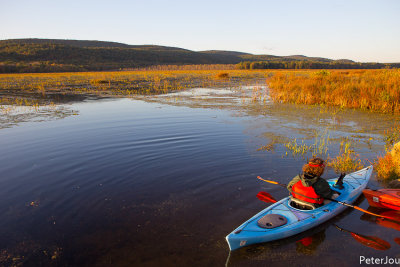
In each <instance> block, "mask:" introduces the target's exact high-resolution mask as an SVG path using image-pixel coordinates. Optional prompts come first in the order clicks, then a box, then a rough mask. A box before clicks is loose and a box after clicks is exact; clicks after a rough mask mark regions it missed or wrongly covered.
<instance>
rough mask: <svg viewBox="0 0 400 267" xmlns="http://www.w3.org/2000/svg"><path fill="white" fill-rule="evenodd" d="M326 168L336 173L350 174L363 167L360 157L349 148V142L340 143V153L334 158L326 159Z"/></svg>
mask: <svg viewBox="0 0 400 267" xmlns="http://www.w3.org/2000/svg"><path fill="white" fill-rule="evenodd" d="M327 166H329V167H332V168H333V169H334V170H335V172H336V173H341V172H346V173H348V172H352V171H356V170H359V169H362V168H363V167H364V165H363V163H362V161H361V159H360V155H358V154H356V153H355V151H354V150H353V149H352V148H351V142H350V141H348V140H347V141H342V142H341V143H340V153H339V155H337V156H336V157H335V158H328V164H327Z"/></svg>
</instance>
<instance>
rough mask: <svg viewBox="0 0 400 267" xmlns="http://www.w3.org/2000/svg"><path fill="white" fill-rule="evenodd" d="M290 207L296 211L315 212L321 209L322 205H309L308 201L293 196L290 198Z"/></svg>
mask: <svg viewBox="0 0 400 267" xmlns="http://www.w3.org/2000/svg"><path fill="white" fill-rule="evenodd" d="M289 205H290V206H291V207H293V208H295V209H299V210H314V209H316V208H318V207H320V205H318V204H313V203H309V202H307V201H304V200H301V199H297V198H294V197H292V196H291V197H290V200H289Z"/></svg>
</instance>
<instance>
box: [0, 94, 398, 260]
mask: <svg viewBox="0 0 400 267" xmlns="http://www.w3.org/2000/svg"><path fill="white" fill-rule="evenodd" d="M250 90H251V89H250ZM238 95H239V97H238ZM244 95H246V92H245V91H243V92H237V91H231V90H225V89H221V90H205V89H198V90H191V91H188V92H185V93H181V94H170V95H167V96H156V97H142V98H138V99H136V100H135V99H105V100H104V99H103V100H86V101H81V102H75V103H72V104H64V105H63V106H61V108H62V109H61V110H57V112H56V111H55V110H52V111H49V112H47V113H46V112H45V111H42V115H40V116H36V117H35V116H34V115H32V116H27V115H24V117H19V118H18V119H15V118H14V119H13V120H11V119H10V118H9V117H7V116H5V115H2V116H3V118H2V121H0V122H2V123H3V124H2V125H1V126H2V129H0V147H1V153H0V214H1V220H0V249H1V254H0V262H1V263H2V265H13V264H14V265H24V266H38V265H42V266H49V265H54V266H82V265H86V266H88V265H90V266H223V265H224V264H226V263H227V264H228V265H229V266H249V265H250V266H258V265H261V266H262V265H267V264H273V265H277V266H287V265H288V264H295V265H296V264H307V265H310V266H314V265H315V266H316V265H317V263H318V264H323V265H324V266H334V265H335V266H336V265H338V264H341V265H344V266H352V265H355V264H358V262H359V256H360V255H364V256H367V257H372V256H374V257H378V256H379V257H385V256H391V257H400V253H399V252H400V250H399V248H400V245H399V244H397V243H395V242H394V238H395V237H400V232H399V231H398V230H396V229H394V228H393V227H392V228H388V227H383V226H381V225H379V224H377V223H376V222H375V221H374V220H371V219H369V220H368V218H367V219H363V218H360V217H361V215H362V214H361V213H360V212H358V211H350V210H348V211H347V212H345V213H344V214H342V215H341V216H340V217H338V218H335V219H334V220H332V221H329V222H327V223H325V224H323V225H321V226H320V227H318V228H316V229H313V230H311V231H308V232H306V233H304V234H302V235H299V236H295V237H292V238H289V239H284V240H282V241H278V242H272V243H267V244H261V245H256V246H251V247H249V248H244V249H241V250H238V251H235V252H233V253H231V254H230V255H229V249H228V245H227V243H226V241H225V236H226V235H227V234H228V233H230V232H231V231H232V230H233V229H234V228H236V227H237V226H238V225H240V224H241V223H242V222H243V221H245V220H247V219H248V218H249V217H251V216H252V215H254V214H255V213H256V212H258V211H259V210H261V209H263V208H264V207H266V205H268V204H266V203H263V202H260V201H259V200H258V199H257V198H256V194H257V193H258V192H259V191H268V192H270V193H271V194H272V195H273V196H275V197H276V198H277V199H279V198H282V197H285V196H286V195H287V192H286V191H285V190H284V189H282V188H277V187H274V186H272V185H271V186H270V185H268V184H263V183H262V182H260V181H258V180H257V179H256V176H257V175H261V176H263V177H270V178H272V179H276V180H278V181H281V182H284V183H287V182H288V181H289V180H290V179H291V178H292V177H293V176H295V175H296V174H298V173H299V171H300V169H301V166H302V164H303V163H304V159H302V158H301V157H292V156H290V155H288V156H285V152H286V150H285V148H284V147H283V145H282V144H281V143H282V142H283V141H284V140H287V139H288V138H305V139H306V142H313V140H312V139H313V137H312V132H313V131H320V132H323V131H324V130H325V129H328V131H329V136H330V137H331V138H333V139H334V138H337V140H338V141H337V142H336V143H335V142H334V141H333V142H332V143H331V145H330V146H329V154H330V155H332V156H334V155H335V153H337V152H338V147H339V146H338V142H340V138H341V137H345V136H347V137H351V138H353V139H354V140H358V141H357V142H356V141H354V147H355V149H356V150H357V152H358V153H360V155H361V156H362V158H367V159H370V160H372V159H373V158H374V157H375V156H376V155H377V153H379V151H382V149H383V143H382V141H381V137H382V133H383V131H384V130H385V129H387V128H388V127H390V126H391V124H392V123H393V121H394V120H396V118H393V117H390V116H384V115H379V114H371V113H366V112H355V111H342V112H340V113H338V114H337V115H332V113H331V111H329V110H325V111H324V109H321V108H316V107H298V106H297V107H296V106H292V105H280V104H272V103H270V102H269V100H268V98H265V99H261V100H260V101H258V102H250V101H249V99H248V98H246V97H245V96H244ZM247 96H248V94H247ZM60 114H62V115H60ZM271 141H276V144H275V146H274V150H273V151H257V148H259V147H260V146H261V145H266V144H268V143H269V142H271ZM325 177H326V178H332V177H335V174H334V172H333V171H332V170H329V171H328V172H327V173H326V174H325ZM370 186H371V187H373V188H374V187H375V188H376V187H379V186H380V185H379V184H378V183H377V182H374V181H372V182H371V184H370ZM358 204H359V205H360V206H361V207H363V208H367V207H368V203H367V201H366V200H364V199H362V198H361V199H360V200H359V202H358ZM334 223H336V224H338V225H339V226H341V227H342V228H345V229H348V230H352V231H355V232H357V233H359V234H364V235H370V236H378V237H380V238H382V239H384V240H386V241H388V242H389V243H390V244H391V248H390V249H389V250H386V251H377V250H374V249H372V248H369V247H365V246H363V245H362V244H360V243H358V242H357V241H355V240H354V239H353V238H352V237H351V235H350V234H349V233H344V232H340V231H339V230H337V229H336V228H335V227H334V225H333V224H334ZM308 236H312V237H313V240H314V241H313V243H312V244H311V245H309V246H305V245H304V244H302V243H301V242H298V241H299V240H301V239H302V238H304V237H308ZM228 255H229V257H228Z"/></svg>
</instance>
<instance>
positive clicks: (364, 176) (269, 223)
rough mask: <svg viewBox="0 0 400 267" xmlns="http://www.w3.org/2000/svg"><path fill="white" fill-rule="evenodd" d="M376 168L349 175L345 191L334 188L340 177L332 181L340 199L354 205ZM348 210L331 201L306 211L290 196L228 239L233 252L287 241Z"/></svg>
mask: <svg viewBox="0 0 400 267" xmlns="http://www.w3.org/2000/svg"><path fill="white" fill-rule="evenodd" d="M371 174H372V166H369V167H367V168H364V169H362V170H359V171H357V172H353V173H350V174H347V175H346V176H345V177H344V179H343V188H342V189H338V188H337V187H333V186H334V185H335V183H336V181H337V180H338V178H335V179H330V180H328V183H329V185H330V186H331V188H332V189H333V190H335V191H337V192H339V193H340V196H339V197H338V198H337V199H336V200H338V201H342V202H345V203H348V204H352V203H353V202H354V201H355V200H356V199H357V198H358V197H359V196H360V194H361V193H362V190H364V189H365V187H366V186H367V183H368V181H369V179H370V177H371ZM346 208H347V207H346V206H344V205H342V204H339V203H336V202H333V201H332V202H329V203H327V204H325V205H323V206H321V207H319V208H315V209H309V210H307V209H303V208H299V206H298V205H297V204H296V203H295V201H294V200H293V199H292V198H291V197H286V198H284V199H282V200H280V201H278V202H276V203H274V204H273V205H271V206H269V207H267V208H266V209H264V210H262V211H261V212H259V213H257V214H256V215H254V216H253V217H251V218H250V219H249V220H247V221H246V222H244V223H243V224H242V225H240V226H239V227H238V228H236V229H235V230H234V231H233V232H232V233H230V234H229V235H227V236H226V241H227V242H228V244H229V248H230V250H235V249H238V248H241V247H244V246H248V245H252V244H257V243H263V242H269V241H273V240H278V239H282V238H286V237H289V236H292V235H296V234H298V233H301V232H304V231H306V230H308V229H311V228H313V227H315V226H317V225H319V224H321V223H323V222H326V221H327V220H329V219H331V218H333V217H335V216H336V215H338V214H339V213H341V212H342V211H344V210H345V209H346Z"/></svg>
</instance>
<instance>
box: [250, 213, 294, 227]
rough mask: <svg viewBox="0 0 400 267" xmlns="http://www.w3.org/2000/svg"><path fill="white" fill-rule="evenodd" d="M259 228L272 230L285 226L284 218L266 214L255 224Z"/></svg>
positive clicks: (285, 220)
mask: <svg viewBox="0 0 400 267" xmlns="http://www.w3.org/2000/svg"><path fill="white" fill-rule="evenodd" d="M257 224H258V226H260V227H261V228H266V229H272V228H276V227H279V226H282V225H285V224H287V219H286V217H285V216H282V215H279V214H267V215H265V216H263V217H262V218H261V219H259V220H258V222H257Z"/></svg>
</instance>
